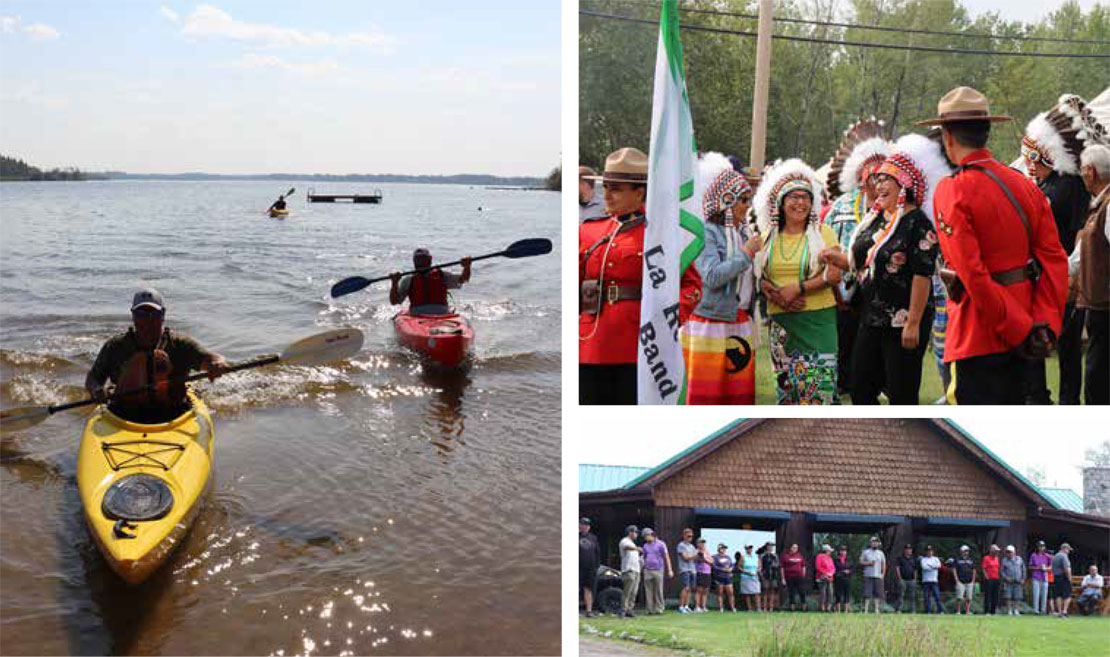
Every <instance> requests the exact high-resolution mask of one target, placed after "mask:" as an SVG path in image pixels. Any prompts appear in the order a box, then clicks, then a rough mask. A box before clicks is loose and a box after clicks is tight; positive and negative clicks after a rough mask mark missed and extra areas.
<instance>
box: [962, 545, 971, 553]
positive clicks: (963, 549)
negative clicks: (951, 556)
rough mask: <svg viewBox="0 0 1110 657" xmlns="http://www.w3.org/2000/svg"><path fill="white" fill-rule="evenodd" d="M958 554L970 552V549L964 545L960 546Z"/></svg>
mask: <svg viewBox="0 0 1110 657" xmlns="http://www.w3.org/2000/svg"><path fill="white" fill-rule="evenodd" d="M960 552H971V548H969V547H968V546H966V545H961V546H960Z"/></svg>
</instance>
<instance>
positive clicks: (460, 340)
mask: <svg viewBox="0 0 1110 657" xmlns="http://www.w3.org/2000/svg"><path fill="white" fill-rule="evenodd" d="M393 329H394V330H395V331H396V332H397V340H398V341H399V342H400V343H401V344H402V345H403V346H405V347H408V348H410V349H413V350H414V351H416V352H418V353H420V354H422V355H424V356H427V357H428V358H430V359H432V360H434V361H436V362H437V363H439V364H440V365H443V366H444V367H456V366H458V365H459V363H461V362H462V361H463V359H464V358H465V357H466V352H467V351H468V350H469V349H470V343H471V342H473V341H474V329H472V328H470V322H468V321H467V320H466V318H465V317H463V316H462V315H457V314H454V313H452V314H450V315H411V314H409V311H407V310H406V311H403V312H401V313H398V314H397V316H396V317H394V318H393Z"/></svg>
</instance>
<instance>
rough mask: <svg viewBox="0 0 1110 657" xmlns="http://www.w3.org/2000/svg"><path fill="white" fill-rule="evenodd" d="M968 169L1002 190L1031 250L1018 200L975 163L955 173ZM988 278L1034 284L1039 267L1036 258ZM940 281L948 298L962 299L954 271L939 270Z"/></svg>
mask: <svg viewBox="0 0 1110 657" xmlns="http://www.w3.org/2000/svg"><path fill="white" fill-rule="evenodd" d="M968 169H970V170H972V171H979V172H981V173H983V174H986V176H987V177H988V178H990V179H991V180H992V181H994V183H995V184H996V185H998V187H999V188H1000V189H1001V190H1002V193H1003V194H1005V195H1006V198H1007V199H1008V200H1009V201H1010V205H1011V206H1013V208H1014V210H1015V211H1016V212H1017V215H1018V218H1019V219H1021V224H1022V226H1023V227H1024V228H1025V236H1026V238H1027V239H1028V241H1029V248H1030V249H1032V248H1033V230H1032V228H1031V227H1030V225H1029V217H1027V216H1026V215H1025V209H1024V208H1022V207H1021V204H1020V203H1018V200H1017V199H1016V198H1014V194H1013V192H1011V191H1010V188H1009V187H1007V186H1006V184H1005V183H1003V182H1002V180H1001V179H999V177H998V176H997V175H995V173H994V172H993V171H991V170H990V169H987V168H986V167H983V166H979V165H978V163H977V162H972V163H968V164H966V165H964V166H962V167H960V168H959V170H958V171H957V173H959V171H966V170H968ZM990 276H991V280H993V281H994V282H995V283H998V284H999V285H1016V284H1018V283H1020V282H1022V281H1032V282H1034V283H1036V282H1037V279H1039V278H1040V276H1041V265H1040V263H1039V262H1037V260H1036V258H1030V259H1029V261H1028V262H1026V263H1025V264H1024V265H1022V266H1021V267H1014V268H1013V269H1006V270H1003V271H996V272H991V275H990ZM940 279H941V281H942V282H943V283H944V285H945V287H947V288H948V296H949V297H950V298H951V299H952V300H953V301H959V300H960V298H961V297H963V295H964V292H965V288H964V284H963V281H961V280H960V279H959V277H958V276H957V275H956V272H955V271H953V270H951V269H947V268H942V269H941V270H940Z"/></svg>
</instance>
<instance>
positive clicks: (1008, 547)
mask: <svg viewBox="0 0 1110 657" xmlns="http://www.w3.org/2000/svg"><path fill="white" fill-rule="evenodd" d="M1006 551H1007V552H1016V551H1017V550H1015V549H1014V546H1012V545H1007V546H1006Z"/></svg>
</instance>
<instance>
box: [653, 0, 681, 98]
mask: <svg viewBox="0 0 1110 657" xmlns="http://www.w3.org/2000/svg"><path fill="white" fill-rule="evenodd" d="M659 29H660V30H661V31H662V34H663V47H664V48H666V49H667V61H668V62H669V64H670V69H671V78H673V79H674V83H675V84H676V85H678V86H679V87H680V88H685V86H686V85H685V83H684V80H683V76H682V39H680V38H679V36H678V3H677V2H676V0H663V7H662V9H661V11H660V16H659Z"/></svg>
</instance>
